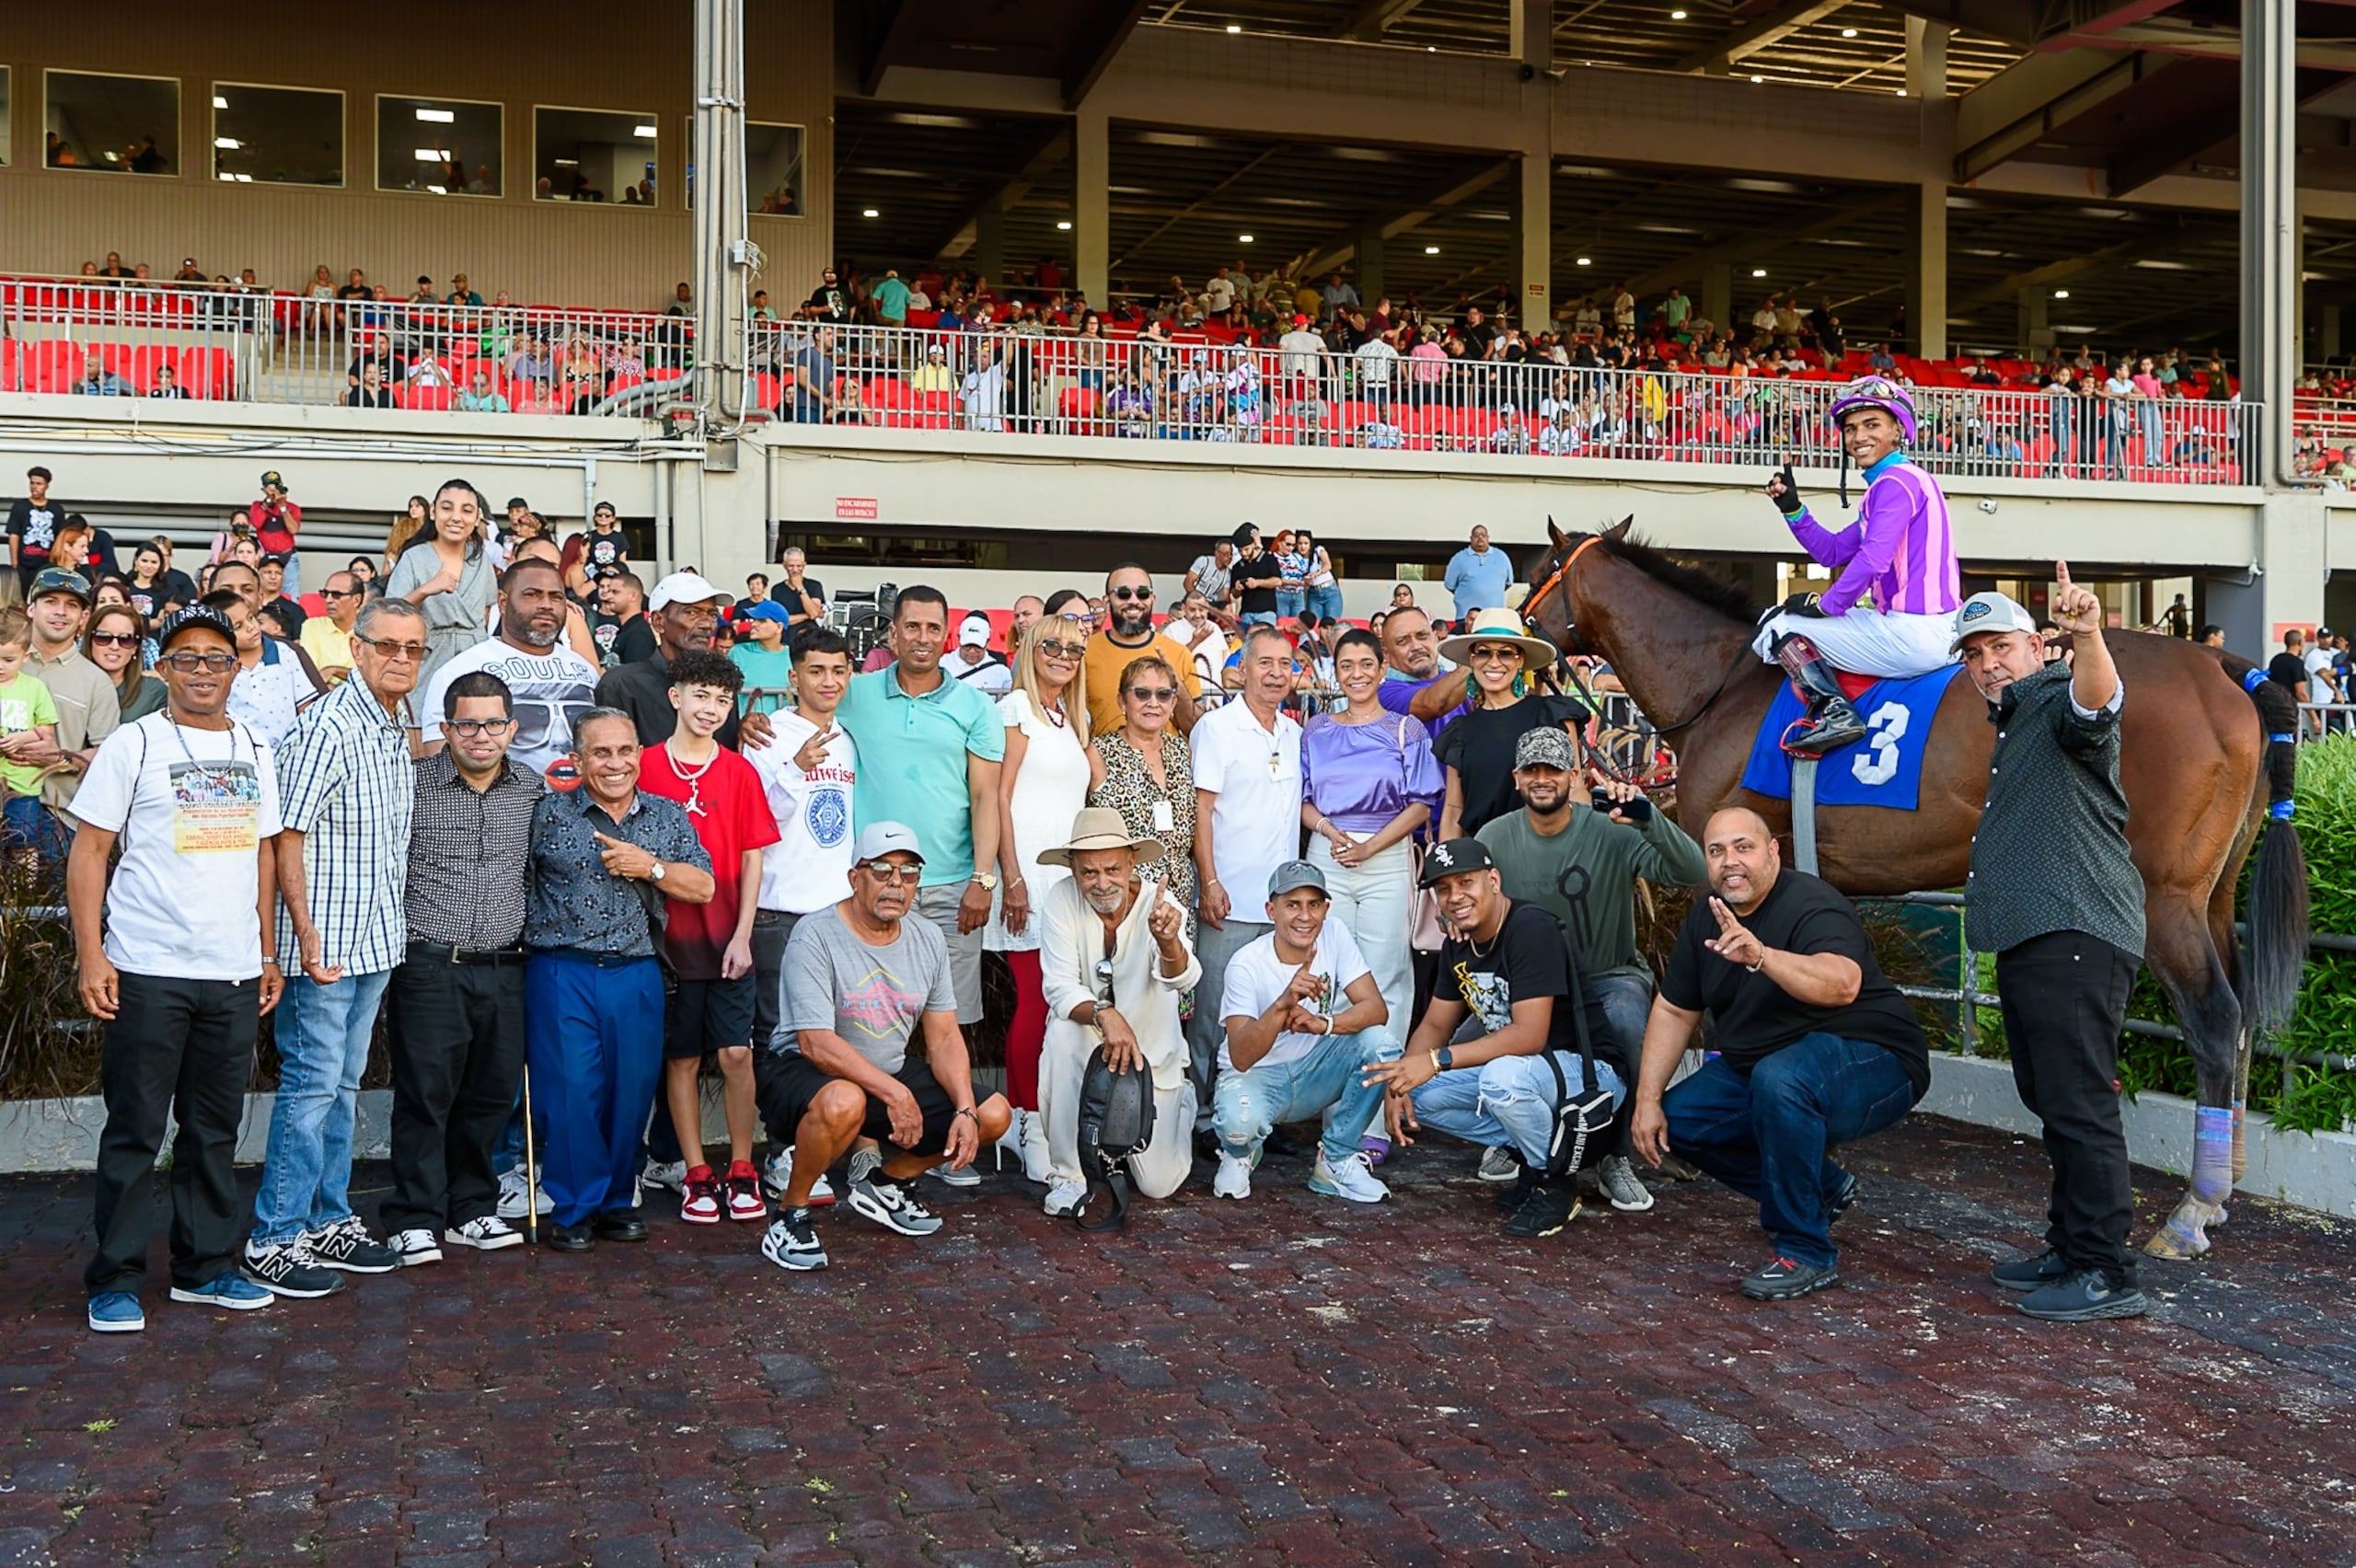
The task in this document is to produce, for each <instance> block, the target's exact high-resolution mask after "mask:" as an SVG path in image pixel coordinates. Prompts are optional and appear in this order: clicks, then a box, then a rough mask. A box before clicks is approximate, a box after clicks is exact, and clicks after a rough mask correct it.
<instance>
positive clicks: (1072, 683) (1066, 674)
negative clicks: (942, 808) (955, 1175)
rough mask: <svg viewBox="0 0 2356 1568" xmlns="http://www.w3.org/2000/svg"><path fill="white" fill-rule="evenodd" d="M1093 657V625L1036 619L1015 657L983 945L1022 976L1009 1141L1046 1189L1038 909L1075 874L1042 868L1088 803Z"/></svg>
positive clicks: (1010, 1036)
mask: <svg viewBox="0 0 2356 1568" xmlns="http://www.w3.org/2000/svg"><path fill="white" fill-rule="evenodd" d="M1087 652H1088V628H1087V624H1086V623H1085V622H1083V621H1080V620H1078V619H1075V618H1072V617H1067V616H1056V617H1045V618H1042V619H1040V620H1037V621H1034V622H1033V623H1032V624H1031V626H1030V628H1029V629H1028V630H1026V631H1025V632H1024V633H1023V635H1022V640H1021V642H1020V644H1019V645H1018V646H1017V648H1016V650H1015V659H1014V689H1013V690H1012V691H1011V692H1009V693H1007V694H1006V695H1005V696H1004V697H1002V698H999V704H998V710H999V716H1000V717H1002V718H1003V719H1004V720H1005V721H1006V758H1005V760H1004V761H1003V762H1001V763H999V773H998V813H999V829H998V868H999V885H998V891H997V892H996V893H995V894H992V895H991V896H992V900H993V907H992V908H991V910H990V923H989V928H988V929H987V930H986V931H984V932H983V934H982V946H983V947H984V948H985V949H987V950H988V951H992V952H1002V953H1004V954H1006V961H1007V964H1008V967H1010V968H1011V969H1012V970H1013V971H1014V1020H1013V1021H1012V1023H1011V1025H1009V1027H1008V1029H1007V1035H1006V1097H1007V1100H1008V1101H1010V1102H1011V1104H1012V1105H1013V1106H1014V1108H1015V1111H1014V1124H1013V1126H1012V1127H1011V1128H1009V1129H1008V1133H1007V1141H1008V1142H1009V1143H1010V1144H1012V1145H1013V1146H1014V1147H1016V1148H1017V1149H1019V1150H1020V1152H1021V1154H1022V1168H1023V1171H1024V1173H1025V1174H1026V1175H1028V1176H1030V1177H1031V1179H1032V1180H1033V1181H1034V1182H1037V1181H1045V1179H1046V1170H1047V1139H1046V1131H1045V1128H1044V1127H1043V1126H1041V1125H1039V1123H1038V1110H1039V1051H1040V1047H1041V1045H1042V1044H1043V1043H1045V1040H1046V1036H1047V997H1046V992H1045V987H1044V986H1043V985H1042V983H1041V981H1040V978H1039V922H1038V917H1036V916H1035V915H1034V913H1033V911H1034V909H1035V908H1036V907H1037V906H1038V904H1039V901H1040V899H1041V897H1042V896H1044V895H1045V892H1046V890H1047V888H1048V887H1049V886H1051V885H1053V884H1054V883H1055V882H1060V881H1062V880H1063V879H1064V878H1065V877H1068V876H1069V875H1070V874H1071V872H1070V870H1068V868H1066V867H1062V866H1056V865H1045V866H1043V865H1041V864H1039V856H1040V854H1041V853H1042V852H1044V851H1045V850H1048V849H1052V848H1054V847H1056V846H1057V845H1059V844H1061V843H1063V842H1064V841H1065V840H1066V839H1067V838H1068V837H1070V836H1071V824H1072V819H1073V818H1074V817H1076V816H1078V815H1079V814H1080V808H1081V807H1083V806H1085V805H1086V804H1087V803H1088V692H1087V690H1086V685H1085V683H1086V679H1087V675H1086V670H1085V667H1084V663H1083V661H1084V660H1085V658H1086V656H1087Z"/></svg>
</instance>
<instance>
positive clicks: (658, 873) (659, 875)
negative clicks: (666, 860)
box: [646, 860, 663, 882]
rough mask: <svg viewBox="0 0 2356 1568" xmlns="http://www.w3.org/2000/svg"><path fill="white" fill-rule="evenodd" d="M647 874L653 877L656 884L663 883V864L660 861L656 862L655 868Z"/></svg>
mask: <svg viewBox="0 0 2356 1568" xmlns="http://www.w3.org/2000/svg"><path fill="white" fill-rule="evenodd" d="M646 874H647V875H648V876H650V877H653V879H654V880H655V881H656V882H661V881H662V880H663V862H662V861H660V860H657V861H655V862H654V864H653V867H652V868H651V869H650V870H648V871H647V873H646Z"/></svg>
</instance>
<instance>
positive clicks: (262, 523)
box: [246, 468, 303, 598]
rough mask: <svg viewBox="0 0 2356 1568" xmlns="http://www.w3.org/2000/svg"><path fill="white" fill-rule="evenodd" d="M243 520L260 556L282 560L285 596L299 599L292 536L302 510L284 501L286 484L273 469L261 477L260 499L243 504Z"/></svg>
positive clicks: (300, 584)
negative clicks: (283, 559) (249, 529)
mask: <svg viewBox="0 0 2356 1568" xmlns="http://www.w3.org/2000/svg"><path fill="white" fill-rule="evenodd" d="M246 520H247V521H248V523H250V524H251V525H253V530H254V536H255V538H256V539H258V540H259V541H260V544H261V549H262V554H264V555H265V556H283V557H284V558H285V559H286V594H287V596H288V597H289V598H300V597H301V596H302V594H303V562H302V558H301V557H300V556H298V555H297V554H296V553H295V536H296V535H298V534H300V533H302V531H303V509H302V508H301V507H299V506H297V505H295V503H294V502H292V501H289V500H288V499H287V497H286V481H285V480H284V479H283V478H279V475H278V470H277V469H275V468H272V469H270V470H269V471H268V472H266V473H264V474H263V475H262V477H261V499H260V500H259V501H256V502H248V504H247V507H246Z"/></svg>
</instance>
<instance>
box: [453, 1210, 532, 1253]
mask: <svg viewBox="0 0 2356 1568" xmlns="http://www.w3.org/2000/svg"><path fill="white" fill-rule="evenodd" d="M442 1239H443V1240H445V1241H447V1242H449V1243H450V1244H451V1245H452V1246H454V1247H472V1248H473V1249H474V1250H475V1251H478V1252H496V1251H500V1250H501V1249H502V1248H505V1247H521V1246H522V1245H523V1244H524V1233H523V1232H522V1231H520V1230H518V1229H516V1228H514V1226H512V1225H510V1224H508V1223H507V1222H506V1221H505V1220H503V1219H502V1218H500V1217H499V1216H497V1215H495V1214H487V1215H484V1216H481V1217H480V1218H478V1219H470V1220H468V1221H467V1223H466V1224H464V1225H454V1226H452V1227H451V1228H449V1229H447V1230H445V1231H444V1232H443V1233H442Z"/></svg>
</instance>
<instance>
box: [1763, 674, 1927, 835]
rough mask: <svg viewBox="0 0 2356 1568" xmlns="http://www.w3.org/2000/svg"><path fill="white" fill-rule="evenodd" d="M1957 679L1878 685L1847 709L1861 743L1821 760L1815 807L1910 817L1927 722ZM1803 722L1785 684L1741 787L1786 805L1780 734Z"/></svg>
mask: <svg viewBox="0 0 2356 1568" xmlns="http://www.w3.org/2000/svg"><path fill="white" fill-rule="evenodd" d="M1962 673H1963V666H1962V665H1960V664H1949V665H1947V666H1946V668H1945V669H1942V670H1934V671H1933V672H1931V673H1930V674H1927V675H1909V676H1907V677H1905V678H1903V679H1893V680H1886V681H1879V682H1877V683H1875V684H1874V685H1873V686H1867V687H1866V688H1865V695H1864V696H1863V697H1860V698H1857V699H1856V700H1855V702H1854V704H1853V705H1852V706H1854V708H1855V709H1856V710H1857V717H1859V718H1860V719H1863V720H1864V721H1865V738H1864V739H1863V740H1860V741H1856V742H1854V743H1852V744H1849V745H1845V746H1841V747H1838V748H1836V749H1834V750H1832V751H1830V752H1827V753H1826V754H1825V755H1824V760H1823V762H1822V763H1820V764H1819V766H1818V767H1817V770H1816V803H1817V804H1818V805H1819V806H1889V807H1892V808H1894V809H1896V810H1898V811H1901V812H1911V811H1912V810H1914V809H1915V807H1916V806H1917V805H1919V804H1921V802H1922V796H1923V752H1924V751H1925V750H1927V749H1928V748H1929V745H1930V740H1931V721H1932V719H1933V718H1934V716H1935V715H1936V714H1937V712H1938V710H1939V703H1940V701H1941V700H1942V699H1943V698H1946V694H1947V686H1948V684H1949V683H1950V682H1952V681H1953V680H1954V679H1955V678H1956V676H1958V675H1959V674H1962ZM1806 716H1807V703H1806V702H1805V701H1803V700H1802V699H1801V698H1800V694H1799V693H1798V692H1796V691H1795V690H1793V689H1792V684H1791V683H1790V682H1789V681H1786V682H1784V686H1783V688H1782V689H1781V690H1779V691H1778V692H1776V694H1775V700H1774V701H1773V702H1771V703H1769V704H1768V705H1767V718H1766V720H1765V721H1764V722H1763V723H1761V725H1760V727H1759V734H1758V737H1757V738H1756V739H1755V740H1753V741H1752V742H1751V743H1750V762H1748V763H1746V764H1745V765H1744V767H1743V769H1742V787H1743V788H1744V789H1746V790H1752V791H1754V792H1755V793H1758V794H1761V795H1768V796H1772V797H1773V798H1774V799H1776V800H1779V801H1788V800H1790V799H1791V798H1792V759H1791V756H1790V754H1788V753H1786V752H1785V751H1784V744H1783V742H1784V732H1785V731H1786V730H1788V729H1789V728H1790V727H1791V726H1792V725H1793V724H1794V723H1795V722H1796V721H1799V720H1800V719H1802V718H1805V717H1806Z"/></svg>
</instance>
